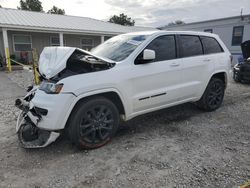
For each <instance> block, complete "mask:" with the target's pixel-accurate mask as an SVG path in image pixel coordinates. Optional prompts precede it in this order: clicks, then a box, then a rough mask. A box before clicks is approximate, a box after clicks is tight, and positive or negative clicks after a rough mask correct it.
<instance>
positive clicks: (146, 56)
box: [142, 49, 155, 61]
mask: <svg viewBox="0 0 250 188" xmlns="http://www.w3.org/2000/svg"><path fill="white" fill-rule="evenodd" d="M142 59H143V60H146V61H151V60H154V59H155V51H154V50H149V49H145V50H144V51H143V57H142Z"/></svg>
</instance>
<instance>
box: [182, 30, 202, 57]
mask: <svg viewBox="0 0 250 188" xmlns="http://www.w3.org/2000/svg"><path fill="white" fill-rule="evenodd" d="M179 42H180V47H181V57H191V56H197V55H202V54H203V50H202V45H201V41H200V38H199V36H193V35H180V36H179Z"/></svg>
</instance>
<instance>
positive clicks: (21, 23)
mask: <svg viewBox="0 0 250 188" xmlns="http://www.w3.org/2000/svg"><path fill="white" fill-rule="evenodd" d="M0 27H5V28H15V29H29V30H44V31H57V32H58V31H61V32H63V31H64V32H74V33H83V32H84V33H100V34H101V33H102V34H119V33H128V32H134V31H145V30H156V29H155V28H150V27H137V26H122V25H118V24H113V23H109V22H105V21H101V20H96V19H93V18H88V17H77V16H67V15H57V14H46V13H41V12H33V11H24V10H17V9H8V8H0Z"/></svg>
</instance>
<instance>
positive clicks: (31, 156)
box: [0, 71, 250, 188]
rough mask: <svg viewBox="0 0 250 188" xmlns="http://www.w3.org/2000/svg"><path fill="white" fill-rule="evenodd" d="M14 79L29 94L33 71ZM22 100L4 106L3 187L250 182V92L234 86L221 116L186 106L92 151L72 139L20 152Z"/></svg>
mask: <svg viewBox="0 0 250 188" xmlns="http://www.w3.org/2000/svg"><path fill="white" fill-rule="evenodd" d="M0 74H5V73H4V72H0ZM8 77H9V78H10V79H11V80H12V81H14V82H17V83H18V85H19V86H21V87H25V86H27V85H29V84H27V82H32V79H31V78H32V73H30V72H27V71H15V72H14V73H11V74H8ZM1 84H2V83H1ZM1 87H3V86H1ZM14 87H18V86H17V85H14ZM16 97H17V96H16V94H15V93H10V94H9V96H8V97H4V98H0V127H1V129H0V135H1V137H0V150H1V153H0V187H115V188H117V187H144V188H146V187H218V188H219V187H220V188H221V187H228V188H231V187H237V186H239V185H241V184H243V183H244V182H246V181H247V180H249V179H250V115H249V111H250V85H247V84H235V83H233V82H230V85H229V86H228V89H227V92H226V96H225V100H224V103H223V106H222V107H221V108H220V109H219V110H217V111H216V112H210V113H204V112H201V111H199V110H198V109H196V107H195V106H194V105H193V104H185V105H180V106H177V107H173V108H169V109H165V110H161V111H157V112H155V113H150V114H147V115H144V116H140V117H138V118H135V119H133V120H131V121H129V122H126V123H124V124H123V125H122V126H121V129H120V130H119V132H118V134H117V136H116V137H115V138H114V139H113V140H112V142H111V143H109V144H108V145H106V146H104V147H102V148H99V149H96V150H91V151H78V150H76V149H75V148H74V147H72V145H71V144H70V143H69V141H67V140H66V139H65V138H61V139H59V140H57V141H56V142H55V143H54V144H52V145H51V146H49V147H47V148H43V149H33V150H25V149H22V148H20V147H19V145H18V141H17V137H16V135H15V121H16V114H17V109H16V108H15V107H14V106H13V103H14V100H15V98H16Z"/></svg>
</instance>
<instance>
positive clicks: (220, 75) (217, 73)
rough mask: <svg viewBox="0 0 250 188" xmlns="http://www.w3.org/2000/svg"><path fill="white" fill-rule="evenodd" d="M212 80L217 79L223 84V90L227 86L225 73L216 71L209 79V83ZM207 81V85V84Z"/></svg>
mask: <svg viewBox="0 0 250 188" xmlns="http://www.w3.org/2000/svg"><path fill="white" fill-rule="evenodd" d="M212 78H219V79H221V80H222V81H223V82H224V84H225V88H226V87H227V84H228V74H227V72H226V71H218V72H215V73H214V74H213V75H212V76H211V78H210V79H209V81H210V80H211V79H212ZM209 81H208V83H209Z"/></svg>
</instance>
